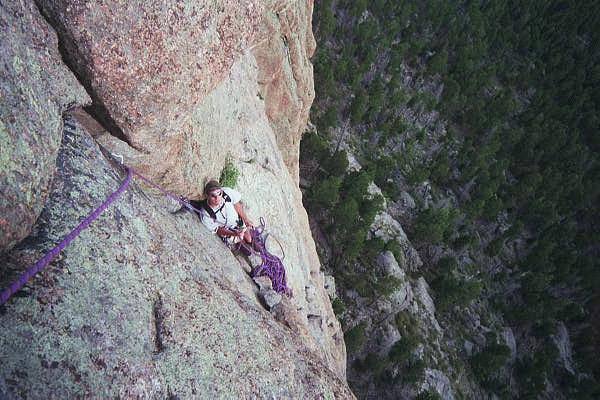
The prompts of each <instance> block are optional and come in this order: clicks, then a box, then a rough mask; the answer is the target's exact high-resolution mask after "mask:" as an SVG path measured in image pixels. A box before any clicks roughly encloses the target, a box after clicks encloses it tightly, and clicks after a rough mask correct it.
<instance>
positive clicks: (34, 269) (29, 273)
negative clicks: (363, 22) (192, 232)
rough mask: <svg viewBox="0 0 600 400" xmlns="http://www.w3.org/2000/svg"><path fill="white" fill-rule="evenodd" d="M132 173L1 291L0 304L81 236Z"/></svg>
mask: <svg viewBox="0 0 600 400" xmlns="http://www.w3.org/2000/svg"><path fill="white" fill-rule="evenodd" d="M132 173H133V171H132V169H130V168H127V177H126V178H125V180H124V181H123V183H121V186H120V187H119V188H118V189H117V190H116V191H114V192H113V193H111V195H110V196H108V198H107V199H106V200H105V201H104V202H103V203H102V204H101V205H100V206H99V207H98V208H96V209H95V210H94V211H93V212H92V213H91V214H89V215H88V216H87V217H86V218H85V219H84V220H83V221H81V222H80V223H79V225H77V227H76V228H75V229H73V230H72V231H71V232H70V233H69V234H68V235H67V236H65V237H64V238H63V240H62V241H61V242H60V243H59V244H57V245H56V246H55V247H54V248H53V249H52V250H50V251H49V252H48V253H46V255H45V256H44V257H42V258H41V259H39V260H38V262H36V263H35V264H33V265H32V266H31V267H29V268H27V269H26V270H25V272H24V273H23V274H21V276H19V278H18V279H17V280H16V281H14V282H13V283H12V284H11V285H10V286H9V287H7V288H6V289H4V290H3V291H2V293H0V306H1V305H3V304H4V303H6V302H7V301H8V299H10V298H11V296H12V295H14V294H15V293H16V292H18V291H19V290H21V289H22V288H23V286H25V285H26V284H27V282H28V281H29V280H30V279H31V278H33V277H34V276H35V275H36V274H37V273H38V272H40V271H41V270H42V269H44V268H45V267H46V266H48V264H50V262H52V260H54V259H55V258H56V256H58V254H59V253H60V252H61V251H62V250H63V249H64V248H65V247H67V246H68V245H69V244H70V243H71V242H72V241H73V240H74V239H75V238H76V237H77V236H79V234H80V233H81V232H82V231H83V230H84V229H86V228H87V227H88V226H90V224H91V223H92V222H94V221H95V220H96V219H97V218H98V217H99V216H100V214H102V213H103V212H104V210H106V209H107V208H108V206H110V205H111V204H112V203H113V202H114V201H115V200H116V199H117V198H118V197H119V196H120V195H121V194H122V193H123V192H124V191H125V189H127V187H128V186H129V183H130V182H131V177H132Z"/></svg>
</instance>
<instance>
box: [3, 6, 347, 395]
mask: <svg viewBox="0 0 600 400" xmlns="http://www.w3.org/2000/svg"><path fill="white" fill-rule="evenodd" d="M39 5H40V8H41V9H42V10H43V12H44V14H45V15H46V16H47V18H48V20H49V21H51V23H52V24H53V25H54V27H55V29H56V30H57V32H58V34H59V41H60V46H59V47H61V49H62V50H63V56H64V57H65V59H66V61H67V62H68V64H69V66H70V67H71V68H73V70H74V71H75V72H76V74H77V76H78V78H79V79H80V80H81V82H82V83H83V84H84V85H85V86H86V88H87V89H88V90H89V92H90V96H91V97H92V99H93V101H94V105H93V107H92V110H91V111H90V110H88V111H90V113H89V114H88V113H87V112H86V111H84V110H82V109H76V110H71V111H70V112H69V113H68V121H67V123H65V126H66V127H67V129H68V130H69V131H68V132H65V133H64V137H63V139H62V150H61V155H60V157H59V159H58V163H57V168H56V171H55V172H54V170H52V171H50V172H48V174H49V176H52V174H53V173H54V174H55V181H54V182H53V184H52V193H51V197H50V200H49V201H48V202H47V203H46V205H45V208H44V212H43V213H42V216H41V217H40V218H39V220H38V221H37V223H36V224H35V226H34V228H33V231H32V233H31V235H30V236H29V237H27V238H26V239H25V240H23V241H21V243H19V244H18V245H17V247H16V248H14V249H13V250H12V251H10V252H8V253H7V254H5V255H4V257H5V260H4V263H3V265H6V267H5V269H6V270H5V271H0V287H5V286H6V285H7V284H8V283H9V282H11V281H12V280H13V279H15V278H16V277H17V276H18V274H19V272H21V271H22V270H23V269H24V268H26V267H27V265H29V264H31V263H32V262H34V261H36V260H37V259H38V258H39V257H40V256H41V255H42V254H44V252H45V251H46V250H48V249H49V248H50V247H52V245H54V244H56V243H57V242H58V241H60V239H61V238H62V237H63V236H64V235H65V234H66V233H68V232H69V231H70V230H71V229H72V228H73V227H74V226H75V225H76V224H77V222H78V221H80V220H81V219H82V218H83V217H84V216H85V215H87V213H89V212H90V211H91V210H92V209H93V208H94V207H96V206H97V205H98V204H99V203H100V202H101V201H102V200H103V199H104V198H105V197H106V196H107V195H108V194H109V193H110V192H111V191H112V190H115V189H116V187H118V185H119V181H120V179H122V175H121V174H120V173H119V172H118V171H119V168H120V167H119V165H118V163H117V160H118V161H123V162H124V163H125V164H127V165H129V166H131V167H134V168H135V169H136V170H137V171H138V172H141V173H142V174H144V175H146V176H147V177H149V178H151V179H152V180H154V181H155V182H156V183H158V184H161V185H162V186H164V187H166V188H167V189H169V190H171V191H174V192H176V193H177V194H180V195H184V196H186V197H189V198H198V196H199V194H200V193H201V191H202V187H203V184H204V182H205V181H206V180H207V179H209V178H218V177H219V175H220V173H221V171H222V169H223V167H224V165H225V164H226V163H229V164H230V165H232V166H233V167H234V168H235V169H236V170H237V171H238V172H239V178H238V181H237V186H236V188H237V189H238V190H239V191H240V192H242V195H243V201H244V203H245V205H246V208H247V210H248V213H249V215H250V216H251V217H252V218H253V219H254V220H255V222H257V223H258V222H259V217H264V218H265V220H266V221H267V224H268V225H267V229H268V230H269V232H270V233H271V237H272V239H270V240H269V242H268V246H269V249H270V250H271V251H272V252H274V253H276V254H278V255H280V256H281V257H282V258H283V259H284V264H285V266H286V270H287V277H288V285H289V286H290V287H291V288H292V290H293V293H294V296H293V297H292V298H291V299H288V298H285V297H284V298H283V299H282V301H281V303H279V304H276V305H273V310H272V313H268V312H267V311H266V310H264V308H263V305H262V304H261V302H260V301H259V299H258V298H257V293H258V290H257V288H256V286H255V284H254V283H253V282H252V280H251V279H250V278H249V277H248V275H247V272H246V270H247V269H248V267H249V266H248V265H240V263H239V262H238V260H236V259H235V258H234V257H232V255H231V252H230V250H229V249H228V248H226V247H225V246H224V245H223V244H222V243H221V242H220V241H219V240H217V239H216V237H215V236H214V235H213V234H211V233H209V232H207V231H206V230H204V228H203V227H202V226H201V225H200V224H199V222H198V220H197V218H195V217H194V216H192V215H188V214H185V213H183V214H181V213H174V214H173V213H172V212H173V211H174V208H173V204H171V203H169V202H168V201H165V200H162V199H160V198H156V197H155V193H154V194H153V193H151V191H149V190H147V189H144V190H142V189H140V188H139V187H138V186H136V185H133V186H132V188H130V189H128V191H127V192H126V194H125V195H123V196H122V198H121V199H120V200H119V202H118V203H117V205H114V206H112V207H111V209H110V210H109V211H108V212H106V213H105V214H104V215H103V216H102V217H101V219H100V221H97V222H96V223H95V224H94V225H93V226H92V227H91V228H90V229H88V230H87V231H85V232H84V233H83V234H82V235H81V236H80V237H79V238H78V239H76V241H75V242H74V243H73V244H71V245H70V246H69V247H68V248H67V249H66V250H65V251H64V252H63V253H62V254H61V256H60V257H59V258H58V259H57V260H56V261H55V262H53V263H52V264H51V265H50V267H49V268H48V269H47V270H46V271H45V272H43V273H42V274H40V275H39V276H37V277H36V278H35V279H34V280H33V281H32V283H30V284H29V285H28V286H27V288H26V289H25V290H23V291H21V292H20V293H19V294H18V295H17V296H16V297H14V298H12V299H11V300H10V301H9V303H8V304H7V305H5V306H4V307H3V309H2V310H0V320H1V325H2V326H10V329H9V330H7V331H6V334H5V333H4V332H3V335H2V338H1V339H0V352H1V356H0V357H1V360H2V367H1V368H0V370H1V371H0V377H1V379H0V390H4V389H3V388H4V387H6V388H8V389H7V390H8V391H10V392H11V393H12V394H14V395H15V396H20V397H27V398H30V397H35V396H38V395H39V396H40V397H46V398H71V397H98V398H101V397H121V398H166V397H173V396H176V397H180V398H193V397H194V396H199V393H202V394H203V395H206V396H207V397H211V398H212V397H223V398H330V397H337V398H352V397H353V396H352V394H351V393H350V391H349V390H348V387H347V385H346V383H345V368H346V352H345V345H344V341H343V334H342V331H341V328H340V324H339V322H338V321H337V319H336V318H335V315H334V314H333V310H332V308H331V304H330V302H329V299H328V296H327V293H326V291H325V288H324V282H323V281H324V276H323V273H322V272H321V271H320V264H319V260H318V257H317V254H316V249H315V245H314V242H313V240H312V238H311V235H310V229H309V226H308V218H307V215H306V212H305V210H304V208H303V207H302V202H301V193H300V190H299V189H298V186H297V176H296V177H294V176H293V174H290V169H289V165H287V164H286V160H285V152H286V150H285V149H286V147H285V146H284V145H282V143H283V142H281V140H280V138H278V134H277V133H276V132H274V128H273V127H275V124H274V123H273V121H275V120H276V119H277V117H276V116H277V113H270V114H269V113H268V112H267V108H268V104H270V103H269V102H270V101H273V100H272V99H271V96H276V95H275V94H273V93H276V91H273V92H269V93H271V94H269V93H267V92H265V91H263V88H264V87H265V86H264V82H263V78H262V77H263V76H264V71H265V70H264V64H261V62H259V61H258V60H257V56H256V54H257V52H255V51H253V50H251V49H248V50H246V51H245V50H244V49H247V48H248V46H252V45H253V44H256V43H260V39H261V35H263V37H264V38H266V37H267V36H264V35H265V32H270V33H269V34H270V35H272V36H273V35H275V36H276V34H275V33H273V32H272V31H270V30H265V29H262V28H260V26H261V24H262V23H263V22H264V21H265V18H267V17H266V16H267V15H269V12H271V14H270V15H271V16H273V12H274V13H275V14H274V15H277V13H279V12H281V13H283V12H284V11H286V10H287V11H289V12H291V13H292V14H290V15H288V17H286V18H288V20H290V21H291V19H292V15H296V14H294V13H296V12H303V13H304V14H302V13H300V14H298V19H297V25H293V24H291V22H290V25H289V27H288V28H286V29H288V30H290V32H291V31H292V30H294V29H296V28H297V30H298V31H299V32H305V34H306V35H309V33H310V26H308V27H307V26H303V25H302V24H304V23H310V10H311V9H312V3H311V2H309V3H308V4H302V3H301V2H261V3H259V2H243V4H241V3H239V2H238V3H236V2H230V1H225V0H223V1H214V2H195V3H193V4H187V3H185V2H177V3H176V2H172V3H169V4H167V5H164V2H160V4H159V2H146V3H144V4H143V5H142V4H141V3H139V2H134V3H126V2H119V1H117V0H108V1H105V2H96V3H90V2H84V1H64V0H58V1H54V2H41V1H40V2H39ZM32 10H33V8H32ZM273 10H275V11H273ZM298 10H300V11H298ZM287 11H286V12H287ZM306 13H308V14H306ZM277 26H278V28H277V29H280V28H281V27H283V26H287V25H285V24H283V23H282V24H281V25H277ZM281 29H283V28H281ZM289 34H291V33H289ZM310 38H312V36H310ZM310 38H309V37H308V36H307V38H306V39H305V40H304V41H298V46H301V45H302V46H308V48H307V49H298V52H299V53H301V54H310V53H312V51H313V50H312V49H310V46H311V40H310ZM312 45H313V47H314V43H313V44H312ZM198 60H199V61H198ZM303 60H304V61H307V58H306V59H303ZM192 61H194V62H199V63H200V64H199V65H198V64H194V62H192ZM261 65H263V66H261ZM62 68H63V70H64V71H65V74H70V73H69V72H68V69H67V68H66V67H65V66H64V65H63V66H62ZM306 68H307V70H306V71H311V70H310V66H306ZM306 71H305V72H304V73H306ZM311 74H312V72H310V74H308V73H306V74H305V75H303V78H302V79H308V77H309V76H310V75H311ZM69 76H70V77H71V78H70V79H71V80H72V81H73V82H74V84H75V85H76V81H75V80H74V79H73V77H72V75H69ZM285 76H286V79H288V78H290V79H291V75H285ZM63 78H64V77H63ZM281 79H283V78H281ZM294 79H295V81H294V82H295V83H290V85H291V86H290V87H294V86H298V83H297V80H298V79H300V78H297V77H294ZM311 79H312V78H311ZM282 84H283V83H282ZM304 84H306V85H308V86H310V87H312V86H311V85H312V81H311V82H304ZM16 85H18V83H17V82H12V83H10V82H9V84H8V86H10V87H13V86H16ZM77 87H78V88H79V90H80V91H81V93H83V94H85V93H84V91H83V90H82V89H81V87H79V86H77ZM303 90H304V89H303ZM307 90H309V89H307ZM309 91H310V90H309ZM309 97H310V96H309ZM311 101H312V99H311ZM81 103H83V102H79V103H78V104H81ZM290 107H291V108H292V109H296V110H299V109H300V108H302V107H306V109H308V107H309V104H308V101H307V102H306V104H305V103H302V104H300V103H297V104H292V105H290ZM294 107H296V108H294ZM297 107H300V108H297ZM25 109H27V108H26V107H25V108H24V110H25ZM280 111H281V112H288V110H287V108H285V107H283V108H281V109H280ZM94 117H95V118H97V119H99V121H98V120H96V119H95V118H94ZM32 118H33V119H34V120H35V123H37V124H39V125H40V126H41V125H46V124H47V123H48V121H50V122H51V120H50V119H48V118H46V116H45V115H39V116H33V117H32ZM57 118H58V120H57V122H56V124H57V125H56V126H57V129H58V131H57V132H58V134H57V136H56V138H55V140H56V145H55V147H58V144H59V143H60V137H61V127H62V126H63V124H62V122H61V120H60V113H58V114H57ZM298 121H301V120H298ZM290 126H291V125H290ZM294 129H296V128H294ZM279 132H280V133H281V132H283V130H281V131H279ZM298 140H299V138H298ZM11 143H12V142H11ZM17 145H18V144H17ZM17 145H14V144H11V146H13V147H14V146H17ZM295 145H296V146H297V143H295ZM9 150H10V151H13V150H12V147H10V148H9ZM3 151H4V150H3ZM295 151H296V152H297V149H296V150H295ZM292 153H293V152H292ZM33 154H35V153H33ZM282 154H283V155H282ZM28 162H29V163H30V164H32V161H28ZM296 162H297V160H296ZM44 168H45V167H44ZM44 172H47V171H46V169H44ZM28 179H29V178H28ZM28 181H29V180H28ZM8 185H9V186H10V185H12V182H9V183H8ZM11 188H12V186H11ZM32 222H33V221H32ZM223 340H225V342H224V343H222V341H223ZM5 360H6V362H5ZM25 371H27V372H25ZM317 375H318V376H317ZM62 376H66V378H64V379H62V378H61V379H59V377H62ZM31 393H36V394H35V396H34V395H32V394H31Z"/></svg>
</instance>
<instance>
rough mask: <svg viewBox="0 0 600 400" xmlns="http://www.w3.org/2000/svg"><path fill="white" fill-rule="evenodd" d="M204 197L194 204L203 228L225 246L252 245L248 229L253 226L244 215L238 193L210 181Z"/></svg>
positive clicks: (240, 196) (240, 197) (206, 186)
mask: <svg viewBox="0 0 600 400" xmlns="http://www.w3.org/2000/svg"><path fill="white" fill-rule="evenodd" d="M204 196H205V200H203V201H200V202H196V204H195V206H200V207H199V209H200V220H201V221H202V224H203V225H204V226H206V227H207V228H208V229H209V230H211V231H213V232H215V233H216V234H217V235H218V236H219V237H220V238H221V239H223V241H224V242H225V243H227V244H234V243H239V242H240V241H242V240H244V241H245V242H246V243H252V236H251V235H250V230H249V228H254V224H253V223H252V221H251V220H250V219H249V218H248V216H247V215H246V212H245V210H244V205H243V204H242V202H241V199H242V195H241V194H240V192H238V191H237V190H235V189H232V188H229V187H221V185H220V184H219V182H217V181H215V180H210V181H208V182H207V183H206V185H205V186H204Z"/></svg>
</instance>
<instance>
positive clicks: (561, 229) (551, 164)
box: [300, 0, 600, 399]
mask: <svg viewBox="0 0 600 400" xmlns="http://www.w3.org/2000/svg"><path fill="white" fill-rule="evenodd" d="M313 29H314V33H315V37H316V39H317V50H316V52H315V55H314V56H313V59H312V61H313V64H314V75H315V91H316V99H315V103H314V104H313V108H312V113H311V121H312V123H313V124H314V129H313V131H312V132H307V133H306V134H305V135H304V137H303V140H302V143H301V155H300V156H301V182H302V188H303V191H304V202H305V206H306V208H307V210H308V211H309V215H310V217H311V221H312V222H313V223H314V224H315V225H316V226H318V230H319V232H320V234H321V239H319V238H318V237H317V238H316V241H317V242H319V241H321V242H326V243H327V246H326V247H327V249H328V250H327V251H324V250H323V249H322V248H321V249H320V255H321V256H322V257H321V261H322V263H323V265H324V268H325V269H326V271H327V272H329V273H331V274H332V275H333V276H334V277H335V279H336V284H337V286H338V293H339V294H340V296H339V298H338V299H336V300H335V301H334V310H335V311H336V314H337V315H338V317H339V318H340V320H341V321H342V323H343V326H344V331H345V340H346V345H347V349H348V354H349V359H352V360H356V361H354V362H353V363H351V364H349V365H348V369H349V381H350V384H351V386H352V387H353V390H355V392H356V393H357V396H358V397H359V398H362V397H363V396H364V398H366V395H365V390H364V387H366V386H365V385H370V386H369V387H381V388H384V387H386V386H385V385H390V380H393V379H398V378H397V375H398V373H397V372H396V373H391V372H390V371H392V370H394V371H402V373H401V374H400V375H401V381H402V382H401V383H402V384H403V385H413V387H414V388H415V389H414V392H413V393H415V395H417V396H418V398H423V399H425V398H439V396H440V394H438V393H436V392H435V391H433V390H428V391H420V390H419V382H420V381H422V379H423V370H424V368H425V367H426V366H427V362H428V361H427V360H423V359H419V358H418V357H415V353H416V351H415V349H417V348H418V347H419V344H420V343H422V342H423V341H426V340H428V338H427V337H424V336H423V334H422V333H419V332H418V331H415V329H413V328H411V327H414V326H415V323H414V321H413V322H411V320H410V319H411V318H413V317H412V316H410V315H405V314H399V315H396V316H395V318H396V324H397V326H398V330H399V332H400V333H401V335H402V339H400V340H398V342H396V343H395V344H394V346H393V347H392V348H391V350H390V351H389V354H387V356H385V357H382V356H381V355H375V354H369V355H368V356H361V357H358V358H357V357H353V356H352V355H353V354H362V353H360V352H361V348H362V347H361V346H363V345H364V343H365V341H366V340H367V339H365V338H366V337H368V336H369V335H370V334H371V333H370V332H369V331H368V328H366V327H365V326H364V325H360V324H354V321H353V320H352V318H351V317H350V316H349V313H348V311H347V309H348V308H349V307H356V304H354V306H353V305H352V304H351V303H356V300H355V299H353V298H350V297H349V296H347V295H344V293H347V292H348V290H351V291H353V292H356V293H358V296H359V297H360V298H361V299H372V300H373V301H375V300H376V299H377V298H379V297H380V296H386V294H389V293H391V292H393V291H394V290H395V288H397V287H398V285H399V284H400V283H399V282H398V281H397V280H396V279H394V278H393V277H389V278H388V279H379V278H378V277H377V276H375V274H374V273H373V272H372V271H373V269H374V267H373V263H374V261H373V260H374V259H375V258H376V257H377V254H379V253H381V252H382V251H385V250H388V251H391V252H392V253H393V254H394V255H396V256H397V257H396V258H399V257H402V255H401V254H399V253H401V251H402V249H399V248H398V245H397V243H396V242H393V241H388V242H385V241H383V240H381V239H379V238H377V237H375V236H374V235H372V234H371V233H370V232H369V228H370V226H371V224H372V223H373V221H374V219H375V218H376V216H377V214H378V213H379V212H381V211H382V210H384V209H385V207H386V206H387V205H389V204H391V203H394V202H398V201H400V199H401V198H402V196H405V194H403V193H408V194H410V195H411V197H412V198H414V200H415V205H414V207H412V208H411V210H410V212H407V213H405V214H403V215H402V216H401V217H400V219H401V222H402V226H403V228H404V230H405V231H406V234H407V236H408V239H409V240H410V242H411V243H412V244H413V245H414V247H415V248H416V249H417V250H418V252H419V254H420V255H421V258H422V260H423V266H422V267H421V268H420V271H418V273H419V274H422V275H423V276H424V277H425V279H426V280H427V282H428V283H429V286H430V289H431V292H432V297H433V300H434V302H435V307H436V314H437V315H438V318H439V320H440V323H441V325H442V328H443V329H444V332H445V335H448V336H450V337H452V338H461V339H462V338H463V337H464V336H465V335H466V334H465V331H464V329H463V328H462V327H461V323H462V322H461V321H463V319H464V315H465V313H466V310H467V309H468V310H470V311H469V312H470V313H475V314H478V315H479V316H481V318H482V319H486V318H487V319H493V320H496V321H501V325H503V326H510V327H511V328H512V330H513V331H514V332H515V338H516V348H517V356H516V360H513V361H510V355H509V353H510V352H509V350H508V348H507V346H506V345H505V344H504V343H502V341H501V340H499V337H498V335H497V334H496V333H494V332H490V334H489V336H490V337H489V340H487V342H486V345H485V346H479V348H477V349H476V351H474V352H473V354H471V355H468V356H466V355H464V354H462V352H457V356H456V357H457V359H460V360H462V361H461V363H462V364H461V365H465V374H466V376H468V378H469V379H470V380H471V381H472V382H474V385H476V386H477V387H478V389H477V390H480V391H481V393H486V394H487V395H490V396H491V395H492V394H494V395H496V396H498V397H499V398H523V399H537V398H564V399H597V398H600V384H599V382H600V381H599V380H600V357H598V355H599V354H600V322H599V321H600V290H598V288H599V287H600V266H599V262H598V256H599V250H600V234H599V224H600V217H599V213H598V205H599V204H600V198H599V197H600V196H599V195H600V159H599V157H598V151H599V150H600V6H599V4H598V3H597V2H596V1H592V0H580V1H575V0H562V1H559V0H528V1H523V0H505V1H501V0H470V1H455V0H421V1H418V0H371V1H366V0H353V1H349V0H321V1H317V2H315V10H314V20H313ZM349 155H351V156H352V157H350V159H351V158H355V159H356V162H357V163H358V164H360V166H361V167H360V168H359V169H356V168H352V166H351V164H352V163H350V164H349ZM372 183H375V184H376V185H377V187H379V188H380V189H381V191H380V192H376V191H375V192H374V191H373V190H370V189H369V187H370V185H371V184H372ZM424 193H425V194H424ZM319 247H323V246H319ZM415 273H417V272H414V271H413V274H415ZM561 327H563V328H566V332H567V333H568V338H569V340H570V343H571V345H572V355H571V357H572V364H571V365H568V366H567V365H565V364H564V363H561V362H559V361H558V360H559V359H560V355H561V354H562V353H561V349H560V348H559V347H560V346H557V344H556V343H557V340H556V339H555V338H556V337H557V336H558V335H559V333H558V332H559V331H560V329H561ZM466 336H468V335H466ZM457 341H458V339H457ZM361 376H363V378H356V377H361ZM382 390H383V389H382ZM477 390H475V389H473V390H472V391H469V390H465V389H458V390H455V393H454V394H455V397H456V398H472V396H473V393H479V392H477ZM469 393H470V394H469Z"/></svg>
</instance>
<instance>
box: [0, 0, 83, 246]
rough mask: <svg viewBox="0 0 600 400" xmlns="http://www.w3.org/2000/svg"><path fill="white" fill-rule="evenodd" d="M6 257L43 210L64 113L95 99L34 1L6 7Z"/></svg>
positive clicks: (2, 78)
mask: <svg viewBox="0 0 600 400" xmlns="http://www.w3.org/2000/svg"><path fill="white" fill-rule="evenodd" d="M0 29H1V32H2V33H1V34H0V54H1V55H2V57H1V59H2V61H1V62H0V99H1V101H0V188H1V190H0V252H1V251H2V250H7V249H10V248H11V247H13V246H14V245H15V244H16V243H17V242H18V241H20V240H21V239H23V238H24V237H25V236H27V235H28V234H29V232H30V230H31V227H32V225H33V223H34V222H35V220H36V219H37V217H38V215H39V214H40V212H41V210H42V206H43V204H44V201H45V199H46V197H47V194H48V189H49V185H50V181H51V180H52V175H53V174H54V162H55V160H56V154H57V151H58V146H59V144H60V137H61V129H62V119H61V113H62V112H63V111H65V110H66V109H68V108H70V107H73V106H75V105H82V104H86V103H88V102H89V101H90V100H89V97H88V95H87V94H86V92H85V90H84V89H83V87H82V86H81V85H79V83H78V82H77V80H76V79H75V77H74V76H73V75H72V74H71V73H70V71H69V70H68V69H67V68H66V66H65V65H64V64H63V63H62V61H61V58H60V54H59V53H58V41H57V38H56V34H55V33H54V31H53V30H52V28H51V27H50V26H49V25H48V24H47V23H46V21H44V19H43V18H42V16H41V15H40V13H39V11H38V9H37V8H36V6H35V4H34V3H33V1H28V0H25V1H19V2H14V1H11V2H2V4H0Z"/></svg>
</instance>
